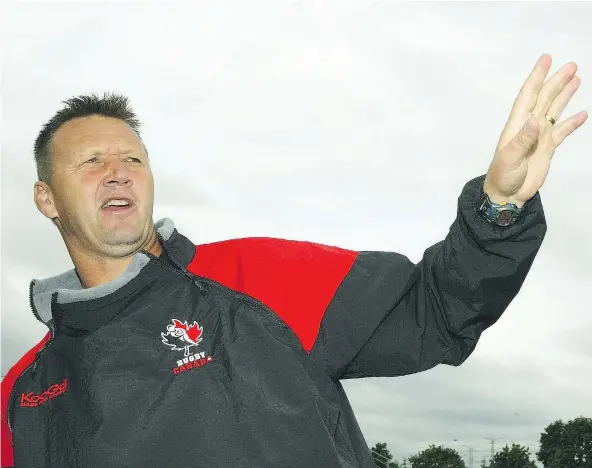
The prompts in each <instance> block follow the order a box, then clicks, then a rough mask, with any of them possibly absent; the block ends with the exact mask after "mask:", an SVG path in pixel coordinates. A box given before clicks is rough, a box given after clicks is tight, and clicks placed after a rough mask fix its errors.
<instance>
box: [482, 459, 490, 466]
mask: <svg viewBox="0 0 592 468" xmlns="http://www.w3.org/2000/svg"><path fill="white" fill-rule="evenodd" d="M481 468H489V465H488V464H487V460H486V459H485V458H484V459H483V461H482V462H481Z"/></svg>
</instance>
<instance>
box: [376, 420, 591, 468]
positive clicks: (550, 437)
mask: <svg viewBox="0 0 592 468" xmlns="http://www.w3.org/2000/svg"><path fill="white" fill-rule="evenodd" d="M539 442H540V447H539V451H538V452H536V453H535V454H531V453H530V449H529V448H528V447H524V446H522V445H520V444H512V445H511V446H510V447H509V446H507V445H506V446H505V447H503V448H502V449H501V450H499V451H498V452H497V453H495V454H494V456H493V459H491V460H489V461H487V460H485V459H484V460H483V461H482V462H481V465H480V468H537V465H536V463H535V460H538V461H539V462H541V463H542V464H543V466H544V467H545V468H592V418H586V417H583V416H580V417H578V418H575V419H573V420H570V421H568V422H563V421H562V420H557V421H554V422H552V423H551V424H549V425H548V426H547V427H546V428H545V429H544V431H543V432H542V433H541V436H540V440H539ZM371 450H372V458H373V459H374V464H375V465H376V466H377V467H378V468H473V467H467V465H466V464H465V462H464V460H463V459H462V457H461V456H460V454H459V453H458V452H457V451H456V450H455V449H453V448H450V447H445V446H443V445H440V446H436V445H430V446H429V447H428V448H426V449H424V450H421V451H419V452H418V453H416V454H415V455H411V456H410V457H408V458H406V459H404V460H403V461H401V462H399V461H396V460H395V459H394V457H393V455H392V453H391V452H390V450H389V449H388V447H387V444H386V443H385V442H378V443H377V444H376V445H375V446H374V447H372V449H371Z"/></svg>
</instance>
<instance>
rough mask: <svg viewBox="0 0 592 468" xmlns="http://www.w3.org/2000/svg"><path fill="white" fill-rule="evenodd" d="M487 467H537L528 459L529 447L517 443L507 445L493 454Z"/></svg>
mask: <svg viewBox="0 0 592 468" xmlns="http://www.w3.org/2000/svg"><path fill="white" fill-rule="evenodd" d="M488 468H537V466H536V463H535V462H534V461H533V460H531V459H530V449H529V448H528V447H523V446H521V445H518V444H512V448H510V447H508V446H507V445H506V446H505V447H504V448H503V449H502V450H501V451H500V452H497V453H496V454H495V455H494V456H493V460H492V461H491V463H490V464H489V466H488Z"/></svg>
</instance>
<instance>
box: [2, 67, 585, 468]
mask: <svg viewBox="0 0 592 468" xmlns="http://www.w3.org/2000/svg"><path fill="white" fill-rule="evenodd" d="M550 66H551V58H550V57H549V56H548V55H543V56H542V57H541V58H540V59H539V61H538V62H537V64H536V66H535V67H534V69H533V71H532V73H531V74H530V76H529V77H528V79H527V80H526V82H525V84H524V86H523V88H522V90H521V92H520V94H519V96H518V98H517V100H516V102H515V105H514V107H513V109H512V112H511V115H510V118H509V120H508V122H507V124H506V126H505V128H504V131H503V133H502V135H501V137H500V140H499V144H498V147H497V149H496V152H495V156H494V158H493V161H492V163H491V165H490V167H489V170H488V172H487V174H486V176H482V177H478V178H476V179H474V180H472V181H470V182H469V183H467V185H466V186H465V187H464V190H463V191H462V193H461V194H460V197H459V204H458V214H457V218H456V220H455V221H454V223H453V224H452V226H451V228H450V232H449V234H448V235H447V236H446V238H445V239H444V240H443V241H442V242H440V243H438V244H436V245H434V246H432V247H430V248H428V249H427V250H426V252H425V255H424V257H423V259H422V261H421V262H420V263H419V264H417V265H414V264H412V263H411V262H410V261H409V260H408V259H407V258H406V257H404V256H402V255H400V254H397V253H392V252H354V251H350V250H346V249H341V248H337V247H329V246H323V245H318V244H314V243H308V242H296V241H289V240H283V239H271V238H247V239H235V240H228V241H222V242H216V243H212V244H205V245H198V246H195V245H194V244H193V243H192V242H191V241H190V240H189V239H187V238H186V237H184V236H183V235H182V234H181V233H179V232H178V231H177V230H176V229H175V227H174V225H173V223H172V221H171V220H168V219H165V220H162V221H159V222H157V223H154V222H153V220H152V207H153V178H152V173H151V170H150V159H149V156H148V152H147V150H146V148H145V147H144V145H143V143H142V140H141V138H140V135H139V132H138V127H139V124H138V121H137V120H136V118H135V115H134V113H133V112H132V111H131V110H130V109H129V107H128V105H127V101H126V99H125V98H123V97H120V96H113V95H106V96H104V97H103V98H99V97H97V96H82V97H78V98H74V99H71V100H69V101H66V103H65V104H66V106H65V107H64V108H63V109H62V110H60V111H59V112H58V113H57V114H56V115H55V116H54V117H53V118H52V119H51V120H50V121H49V122H48V123H47V124H46V125H45V126H44V128H43V129H42V131H41V132H40V134H39V137H38V138H37V141H36V144H35V157H36V161H37V168H38V176H39V180H38V181H37V182H36V184H35V192H34V193H35V203H36V205H37V207H38V209H39V211H40V212H41V213H42V214H43V215H45V216H46V217H47V218H49V219H51V220H52V222H53V223H54V224H55V226H56V227H57V228H58V229H59V231H60V233H61V235H62V237H63V239H64V242H65V245H66V247H67V249H68V252H69V254H70V256H71V258H72V262H73V264H74V269H73V270H71V271H68V272H65V273H63V274H62V275H59V276H56V277H54V278H49V279H45V280H33V281H32V282H31V301H30V302H31V308H32V310H33V313H34V314H35V316H36V317H37V318H38V319H39V320H40V321H42V322H43V323H45V324H46V325H47V326H48V328H49V332H48V334H47V335H46V336H45V338H43V340H42V341H41V342H40V343H39V344H38V345H37V346H35V347H34V348H33V349H32V350H31V351H29V352H28V353H27V354H26V355H25V356H24V357H23V358H22V359H21V360H20V361H19V362H18V363H17V364H16V365H15V366H14V367H13V368H12V369H11V370H10V372H9V373H8V375H7V376H6V378H5V379H4V381H3V382H2V408H3V415H2V421H3V434H2V465H3V466H16V467H18V468H29V467H35V468H41V467H85V468H94V467H130V468H131V467H143V468H145V467H222V466H224V467H258V468H266V467H270V468H271V467H274V468H276V467H292V468H294V467H307V468H308V467H323V468H337V467H341V468H344V467H364V468H367V467H372V466H374V465H373V462H372V459H371V456H370V453H369V451H368V447H367V445H366V443H365V441H364V438H363V436H362V434H361V432H360V429H359V427H358V424H357V423H356V420H355V417H354V415H353V413H352V409H351V407H350V405H349V403H348V400H347V397H346V395H345V393H344V391H343V388H342V386H341V383H340V381H341V380H343V379H351V378H361V377H368V376H400V375H405V374H411V373H416V372H421V371H423V370H426V369H430V368H432V367H434V366H436V365H438V364H448V365H453V366H458V365H460V364H461V363H462V362H464V361H465V360H466V359H467V357H468V356H469V355H470V354H471V353H472V351H473V350H474V349H475V346H476V344H477V341H478V339H479V337H480V335H481V334H482V333H483V331H484V330H485V329H486V328H488V327H489V326H491V325H492V324H493V323H495V322H496V321H497V320H498V319H499V317H500V316H501V314H502V313H503V311H504V310H505V309H506V308H507V306H508V305H509V303H510V302H511V301H512V299H513V298H514V297H515V295H516V294H517V293H518V291H519V289H520V287H521V285H522V284H523V281H524V279H525V276H526V274H527V272H528V271H529V269H530V267H531V265H532V262H533V260H534V258H535V255H536V253H537V251H538V249H539V247H540V245H541V243H542V240H543V237H544V234H545V231H546V224H545V219H544V214H543V209H542V206H541V201H540V196H539V194H538V190H539V188H540V187H541V186H542V184H543V181H544V180H545V177H546V175H547V172H548V169H549V165H550V161H551V156H552V155H553V153H554V151H555V149H556V147H557V146H558V145H559V144H560V143H561V142H562V141H563V140H564V139H565V138H566V137H567V136H569V135H570V134H571V133H572V132H573V131H574V130H575V129H576V128H578V127H579V126H580V125H582V124H583V122H584V121H585V120H586V118H587V114H586V113H585V112H582V113H578V114H576V115H574V116H572V117H571V118H569V119H567V120H564V121H562V122H560V123H557V124H556V125H554V124H555V121H556V120H558V119H559V116H560V114H561V113H562V111H563V109H564V108H565V106H566V105H567V103H568V102H569V101H570V99H571V97H572V96H573V94H574V92H575V91H576V89H577V88H578V86H579V78H578V77H577V76H576V75H575V73H576V69H577V67H576V65H575V64H573V63H569V64H567V65H566V66H565V67H563V68H562V69H561V70H559V71H558V72H557V73H556V74H555V75H554V76H553V77H551V78H550V79H549V80H548V81H545V79H546V76H547V74H548V71H549V68H550ZM525 122H527V124H526V125H525Z"/></svg>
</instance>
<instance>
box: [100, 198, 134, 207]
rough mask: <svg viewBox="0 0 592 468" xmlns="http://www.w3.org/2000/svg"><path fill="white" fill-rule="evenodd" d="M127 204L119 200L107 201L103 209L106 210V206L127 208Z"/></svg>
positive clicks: (125, 201)
mask: <svg viewBox="0 0 592 468" xmlns="http://www.w3.org/2000/svg"><path fill="white" fill-rule="evenodd" d="M128 205H129V202H128V201H127V200H121V199H113V200H109V201H108V202H107V203H105V204H104V205H103V208H107V207H108V206H128Z"/></svg>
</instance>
